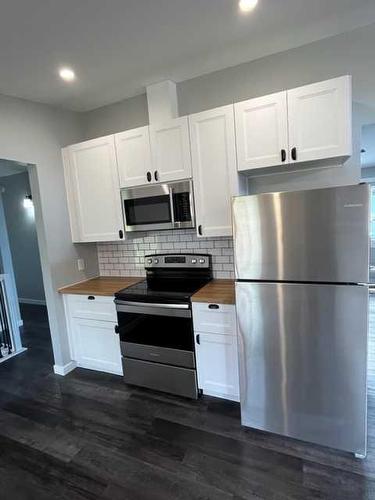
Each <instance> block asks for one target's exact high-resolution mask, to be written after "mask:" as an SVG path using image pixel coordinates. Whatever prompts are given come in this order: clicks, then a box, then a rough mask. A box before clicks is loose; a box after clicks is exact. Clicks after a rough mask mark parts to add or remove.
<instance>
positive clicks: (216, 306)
mask: <svg viewBox="0 0 375 500" xmlns="http://www.w3.org/2000/svg"><path fill="white" fill-rule="evenodd" d="M208 309H220V306H218V305H217V304H210V305H209V306H208Z"/></svg>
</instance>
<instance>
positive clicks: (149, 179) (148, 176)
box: [147, 172, 152, 182]
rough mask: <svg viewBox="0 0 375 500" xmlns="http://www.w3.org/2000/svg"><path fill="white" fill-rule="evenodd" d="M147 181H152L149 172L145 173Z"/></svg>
mask: <svg viewBox="0 0 375 500" xmlns="http://www.w3.org/2000/svg"><path fill="white" fill-rule="evenodd" d="M147 180H148V182H151V181H152V175H151V172H147Z"/></svg>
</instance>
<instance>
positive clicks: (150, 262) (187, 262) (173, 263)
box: [145, 254, 210, 269]
mask: <svg viewBox="0 0 375 500" xmlns="http://www.w3.org/2000/svg"><path fill="white" fill-rule="evenodd" d="M150 267H164V268H168V267H199V268H208V267H210V256H209V255H202V254H157V255H146V257H145V268H146V269H147V268H150Z"/></svg>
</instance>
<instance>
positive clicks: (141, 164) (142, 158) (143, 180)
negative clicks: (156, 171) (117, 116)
mask: <svg viewBox="0 0 375 500" xmlns="http://www.w3.org/2000/svg"><path fill="white" fill-rule="evenodd" d="M115 141H116V153H117V162H118V171H119V178H120V186H121V187H132V186H140V185H142V184H148V183H149V182H151V181H152V177H151V173H152V164H151V147H150V133H149V127H148V126H147V127H140V128H136V129H133V130H126V131H125V132H121V133H120V134H116V135H115ZM148 174H149V177H148Z"/></svg>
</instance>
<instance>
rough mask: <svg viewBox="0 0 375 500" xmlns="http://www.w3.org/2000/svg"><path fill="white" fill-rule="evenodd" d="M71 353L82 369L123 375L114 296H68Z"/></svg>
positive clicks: (66, 300)
mask: <svg viewBox="0 0 375 500" xmlns="http://www.w3.org/2000/svg"><path fill="white" fill-rule="evenodd" d="M64 305H65V313H66V319H67V325H68V333H69V344H70V352H71V356H72V359H73V361H75V362H76V364H77V366H79V367H81V368H88V369H90V370H98V371H103V372H107V373H114V374H117V375H122V373H123V372H122V362H121V350H120V339H119V336H118V335H117V334H116V333H115V326H116V308H115V304H114V302H113V297H97V296H93V295H89V296H85V295H65V296H64Z"/></svg>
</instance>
